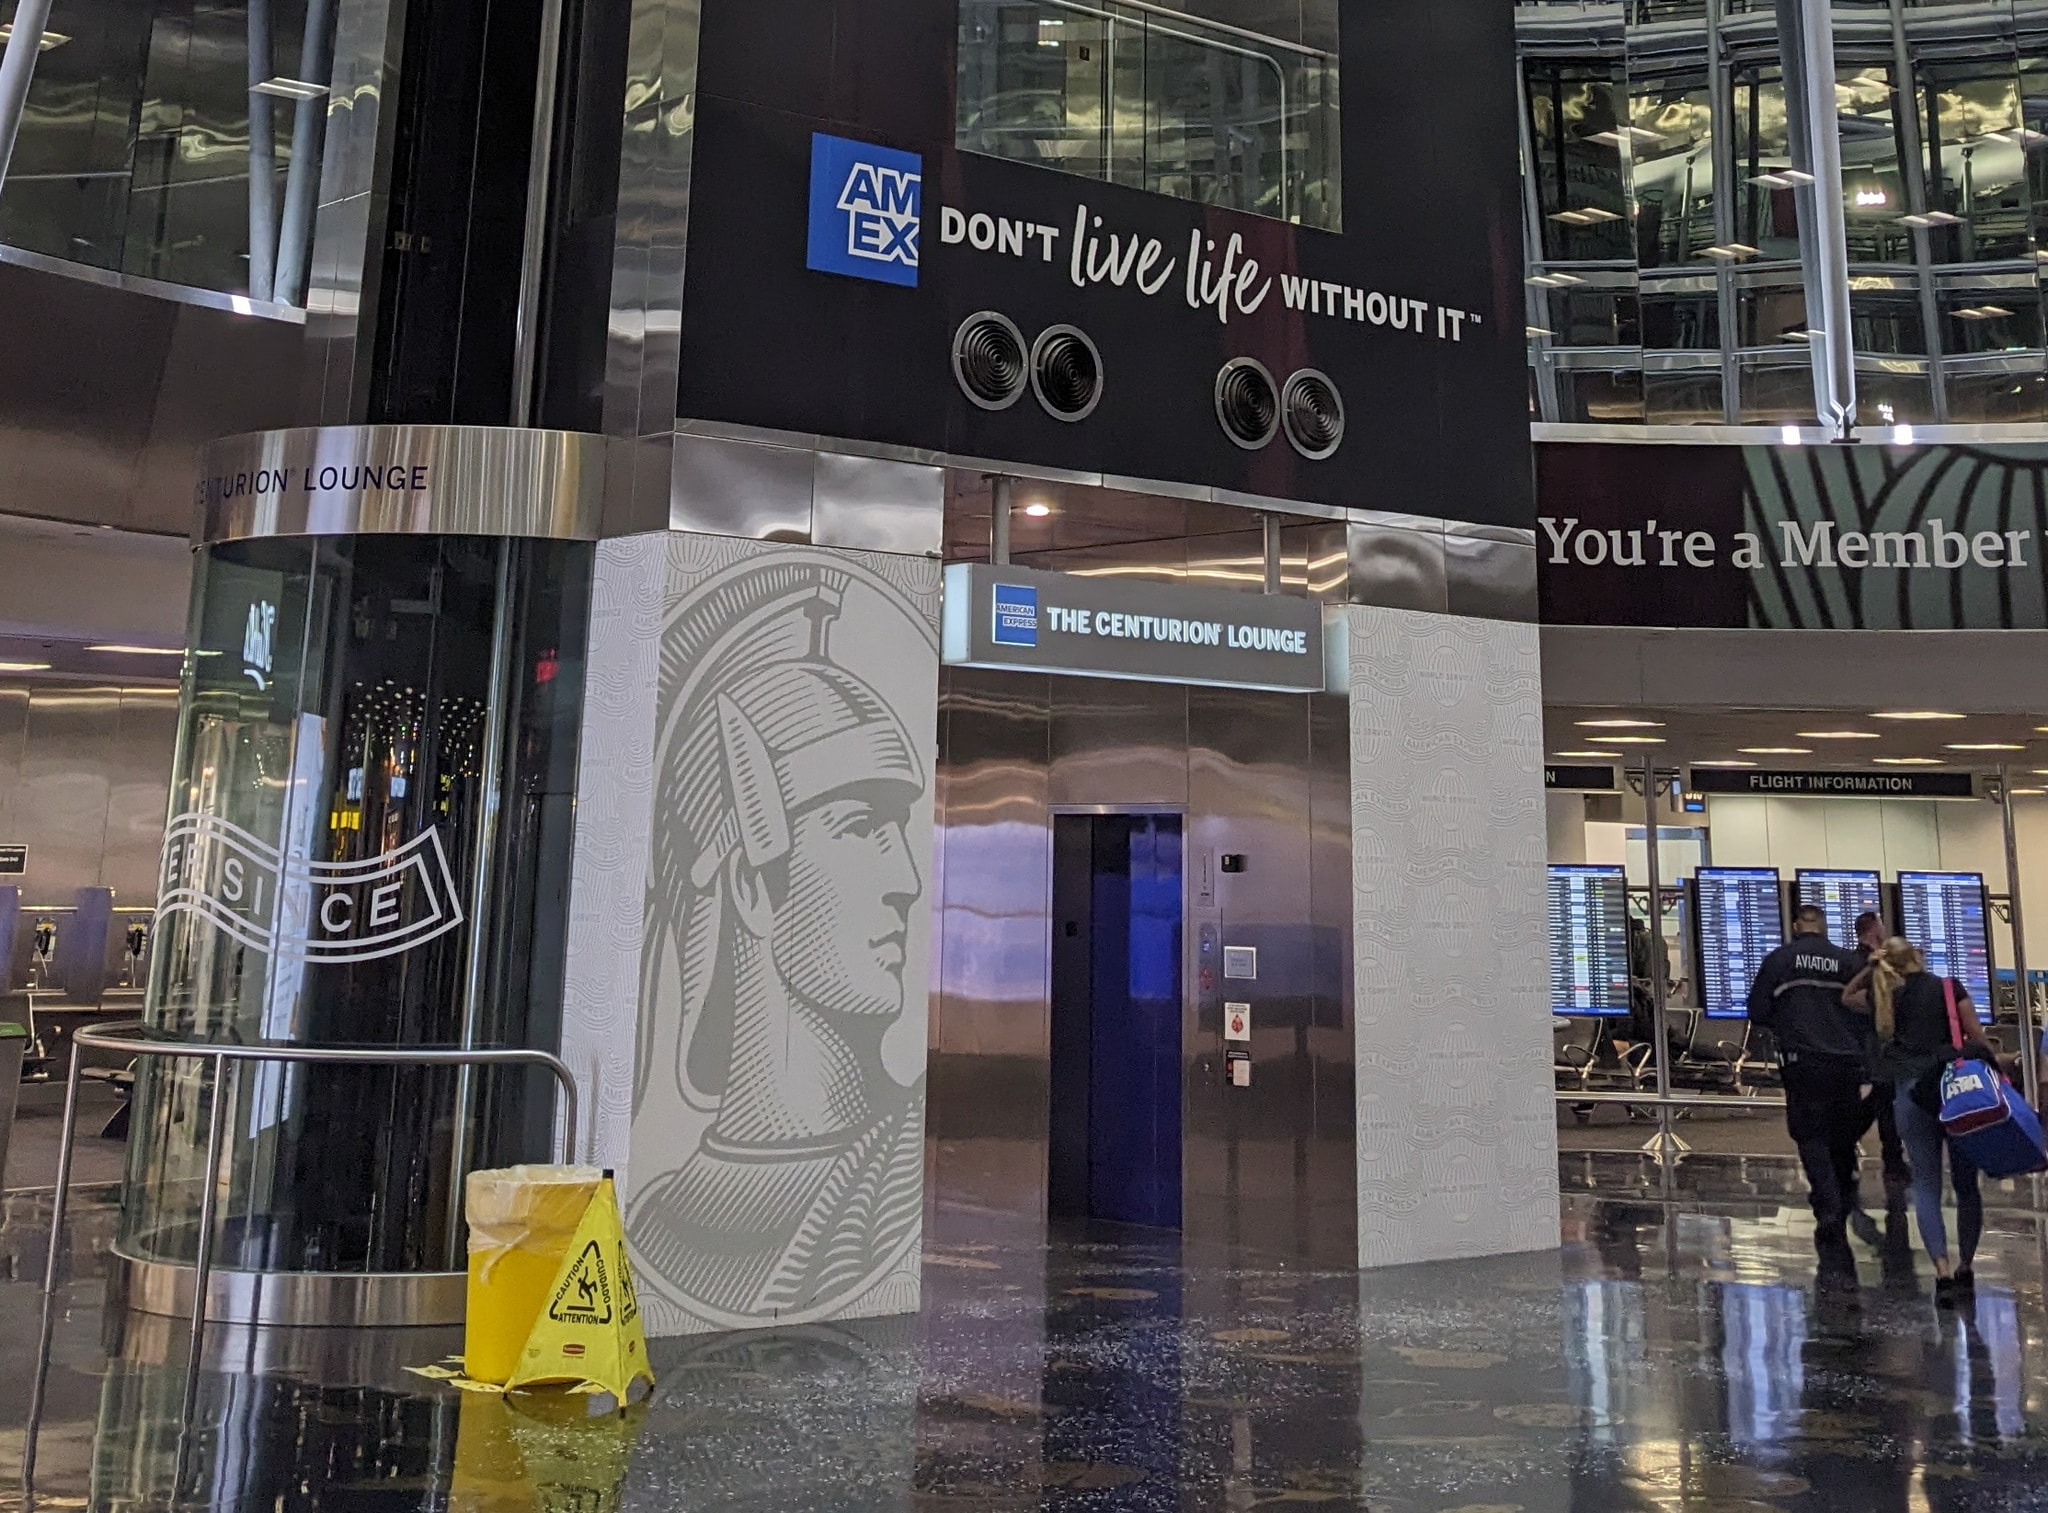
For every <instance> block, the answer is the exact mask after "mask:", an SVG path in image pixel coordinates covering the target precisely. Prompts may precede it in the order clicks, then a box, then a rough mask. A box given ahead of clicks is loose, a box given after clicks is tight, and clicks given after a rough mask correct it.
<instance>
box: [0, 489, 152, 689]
mask: <svg viewBox="0 0 2048 1513" xmlns="http://www.w3.org/2000/svg"><path fill="white" fill-rule="evenodd" d="M191 588H192V548H191V547H190V546H189V545H188V544H187V543H186V541H185V539H184V536H183V534H182V532H181V533H180V534H179V535H176V536H170V535H163V536H158V535H149V534H145V533H143V532H140V531H118V530H96V529H93V528H91V527H88V526H83V525H73V524H69V523H66V522H59V521H54V520H30V519H20V518H15V517H9V516H0V636H13V637H20V638H23V639H25V640H28V641H31V642H56V643H59V644H57V645H55V646H50V647H43V646H40V645H31V646H11V647H8V648H7V649H6V650H4V651H0V658H11V657H19V658H21V659H22V660H32V661H38V662H49V663H51V664H53V665H54V666H55V667H56V668H57V670H58V672H59V673H60V674H61V673H76V672H79V671H87V675H88V676H91V677H102V678H116V677H118V678H120V679H121V681H123V682H126V681H128V678H129V675H130V673H131V671H133V672H139V673H141V675H142V676H145V677H163V676H166V675H169V674H175V673H176V672H177V670H178V664H177V662H176V661H175V660H173V659H172V658H169V657H163V658H155V657H145V658H142V659H141V661H142V663H143V664H144V666H143V667H142V668H133V669H131V668H120V670H118V671H116V670H113V669H114V668H115V667H116V666H117V665H118V664H114V663H111V662H110V659H109V656H108V654H106V653H101V652H87V651H85V650H84V649H83V648H84V647H85V646H86V645H90V644H93V643H109V642H111V643H114V644H117V645H124V646H167V647H177V646H183V645H184V644H185V612H186V606H187V605H188V603H189V602H190V600H191Z"/></svg>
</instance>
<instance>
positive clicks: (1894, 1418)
mask: <svg viewBox="0 0 2048 1513" xmlns="http://www.w3.org/2000/svg"><path fill="white" fill-rule="evenodd" d="M1687 1178H1688V1185H1691V1184H1692V1179H1694V1178H1697V1179H1700V1180H1699V1182H1698V1184H1697V1186H1698V1189H1699V1190H1698V1191H1697V1192H1695V1193H1692V1194H1691V1195H1687V1196H1681V1198H1680V1200H1679V1201H1678V1202H1675V1203H1667V1202H1662V1201H1651V1199H1652V1197H1654V1195H1655V1184H1653V1183H1643V1182H1636V1183H1635V1184H1634V1190H1633V1191H1629V1195H1627V1196H1612V1197H1610V1196H1598V1195H1594V1194H1589V1193H1585V1192H1570V1193H1568V1195H1567V1198H1566V1215H1565V1224H1564V1233H1563V1242H1564V1243H1563V1245H1562V1248H1561V1249H1560V1250H1558V1251H1555V1252H1549V1253H1545V1254H1540V1255H1532V1256H1518V1257H1510V1258H1504V1259H1496V1260H1489V1261H1478V1262H1460V1263H1445V1264H1440V1265H1433V1266H1424V1267H1410V1268H1403V1269H1399V1270H1393V1271H1381V1272H1374V1273H1367V1274H1364V1275H1360V1274H1357V1273H1349V1272H1308V1271H1302V1270H1297V1269H1293V1268H1289V1267H1285V1266H1280V1265H1276V1264H1274V1263H1272V1262H1270V1261H1261V1260H1257V1259H1254V1258H1248V1257H1244V1256H1233V1255H1229V1254H1220V1253H1219V1254H1197V1253H1192V1252H1190V1253H1182V1251H1181V1249H1180V1247H1179V1246H1178V1245H1177V1244H1176V1243H1174V1242H1173V1241H1172V1239H1171V1237H1165V1238H1162V1237H1160V1236H1157V1235H1148V1234H1145V1233H1142V1232H1136V1231H1125V1232H1115V1231H1111V1230H1093V1231H1086V1232H1083V1231H1074V1232H1066V1233H1061V1234H1059V1235H1057V1236H1056V1237H1055V1238H1054V1240H1053V1241H1052V1243H1050V1244H1049V1245H1041V1244H1006V1243H1001V1242H998V1241H994V1240H987V1241H983V1240H976V1239H972V1238H963V1237H965V1236H972V1235H973V1234H975V1233H976V1232H977V1230H980V1229H986V1228H987V1226H986V1225H984V1224H979V1223H977V1222H976V1221H975V1217H974V1216H972V1215H957V1214H956V1215H946V1214H942V1215H941V1216H940V1220H939V1223H938V1226H937V1231H938V1234H939V1236H940V1238H941V1241H942V1242H943V1243H938V1244H935V1245H934V1246H933V1247H932V1248H931V1249H930V1252H929V1255H928V1264H927V1267H926V1272H925V1277H926V1306H925V1309H924V1312H923V1314H922V1315H921V1316H920V1317H919V1318H917V1319H898V1320H877V1321H871V1322H867V1323H862V1324H848V1325H838V1326H811V1327H807V1328H794V1329H786V1330H777V1331H766V1332H761V1333H757V1334H751V1335H725V1336H717V1337H708V1338H704V1339H699V1340H692V1341H659V1342H656V1343H655V1346H654V1360H655V1364H656V1367H657V1369H658V1370H659V1372H660V1375H661V1382H660V1386H659V1387H658V1389H657V1391H656V1393H655V1395H654V1397H653V1399H652V1400H651V1401H650V1402H649V1403H647V1404H645V1405H644V1406H642V1407H641V1408H638V1409H636V1410H633V1411H632V1412H630V1413H629V1414H627V1415H626V1416H625V1417H623V1418H619V1417H606V1418H601V1419H598V1420H593V1421H583V1420H580V1419H579V1418H577V1417H576V1416H575V1415H576V1414H578V1413H580V1411H581V1410H580V1407H578V1406H574V1405H572V1406H569V1407H567V1408H564V1407H562V1406H559V1405H556V1404H554V1403H552V1402H540V1401H531V1402H525V1403H520V1402H517V1401H515V1402H514V1403H512V1404H510V1405H508V1404H507V1403H506V1402H505V1401H503V1400H500V1399H497V1398H492V1397H486V1396H479V1395H474V1394H464V1393H461V1392H458V1391H455V1390H454V1389H452V1388H449V1387H446V1386H444V1385H441V1384H438V1383H435V1382H431V1381H427V1380H424V1379H422V1378H419V1377H416V1376H413V1375H411V1374H409V1373H408V1372H407V1371H405V1369H404V1368H405V1367H406V1366H407V1365H414V1364H425V1363H428V1362H431V1361H433V1360H435V1359H437V1358H439V1357H440V1356H442V1355H444V1354H446V1353H448V1352H449V1351H451V1350H453V1349H455V1348H457V1343H456V1341H455V1340H453V1339H452V1338H451V1337H450V1335H449V1334H448V1333H447V1332H442V1331H385V1332H379V1333H368V1332H364V1333H353V1332H351V1333H344V1332H341V1331H324V1330H307V1331H281V1330H266V1331H244V1330H231V1329H225V1328H220V1327H216V1328H213V1329H211V1330H209V1331H208V1344H207V1348H206V1352H205V1357H204V1360H203V1366H204V1369H203V1370H202V1372H201V1373H200V1378H199V1383H200V1385H199V1392H198V1396H197V1398H196V1400H195V1403H194V1405H193V1408H194V1411H193V1413H192V1415H191V1423H190V1426H189V1428H186V1429H185V1430H184V1431H183V1432H182V1433H181V1415H180V1406H181V1397H182V1393H183V1389H184V1378H185V1370H184V1357H183V1349H184V1326H183V1325H182V1323H179V1322H174V1321H170V1320H162V1319H151V1318H144V1317H140V1316H135V1315H113V1314H109V1313H108V1312H107V1311H106V1310H104V1309H103V1308H102V1307H101V1306H100V1303H99V1299H100V1297H101V1294H102V1290H103V1289H102V1285H101V1283H100V1281H99V1279H98V1277H97V1275H96V1273H95V1270H94V1261H93V1257H94V1255H95V1254H96V1253H97V1252H98V1251H99V1250H100V1249H102V1248H103V1247H104V1245H105V1243H106V1240H107V1238H108V1235H109V1232H110V1230H111V1211H110V1209H109V1208H108V1206H107V1205H106V1203H105V1202H104V1201H101V1202H99V1203H95V1204H89V1205H87V1206H85V1207H84V1209H83V1210H82V1211H81V1213H80V1217H79V1222H78V1229H77V1232H76V1233H75V1234H74V1235H73V1236H72V1240H73V1244H72V1246H71V1247H70V1254H71V1256H72V1257H73V1265H74V1268H75V1271H76V1276H75V1277H74V1279H73V1280H70V1281H69V1282H67V1284H66V1285H65V1287H64V1288H63V1289H62V1291H61V1297H62V1299H63V1304H64V1306H63V1309H62V1311H61V1314H60V1317H59V1319H58V1321H57V1326H56V1329H55V1333H54V1349H53V1364H52V1370H51V1374H50V1382H49V1394H48V1400H47V1410H46V1414H45V1419H44V1423H43V1426H42V1430H41V1433H40V1436H39V1440H38V1447H39V1457H38V1473H37V1480H36V1489H35V1491H36V1497H35V1506H38V1507H49V1508H80V1507H91V1508H104V1509H129V1508H168V1507H181V1508H208V1509H255V1508H259V1507H260V1508H266V1509H312V1508H343V1509H364V1510H384V1509H391V1510H399V1509H405V1510H411V1509H475V1510H485V1509H489V1510H500V1509H503V1510H511V1509H534V1510H552V1509H562V1510H571V1509H573V1510H577V1513H596V1510H602V1509H607V1508H612V1507H619V1508H627V1509H690V1510H726V1509H730V1510H741V1509H744V1510H757V1509H758V1510H769V1509H773V1510H777V1513H796V1510H808V1509H821V1510H822V1509H834V1510H837V1509H860V1510H865V1509H877V1510H880V1509H906V1510H908V1509H916V1510H931V1513H937V1510H942V1509H956V1508H957V1509H962V1510H991V1513H993V1510H1003V1509H1022V1508H1048V1509H1061V1510H1065V1509H1074V1510H1083V1509H1132V1510H1138V1509H1145V1510H1150V1509H1162V1510H1164V1509H1174V1510H1196V1509H1202V1510H1206V1509H1218V1510H1238V1509H1249V1508H1256V1507H1267V1506H1275V1507H1277V1506H1282V1505H1306V1506H1309V1507H1313V1508H1327V1509H1332V1510H1341V1509H1364V1510H1373V1513H1410V1510H1414V1513H1448V1510H1459V1513H1509V1510H1516V1509H1519V1510H1524V1513H1538V1510H1600V1513H1606V1510H1624V1509H1626V1510H1686V1513H1756V1510H1768V1509H1785V1510H1799V1513H1810V1510H1822V1509H1829V1510H1834V1509H1841V1510H1857V1513H1863V1510H1892V1509H1897V1510H1920V1509H1930V1510H1931V1509H1944V1510H1946V1509H1954V1510H1991V1509H2000V1510H2004V1509H2024V1508H2043V1509H2048V1304H2044V1298H2043V1291H2042V1276H2043V1264H2044V1244H2043V1239H2042V1235H2041V1232H2040V1229H2039V1226H2038V1222H2037V1220H2036V1218H2035V1216H2034V1215H2033V1213H2031V1212H2029V1211H2027V1210H2025V1209H2022V1208H2020V1207H2017V1206H2012V1205H2013V1203H2014V1198H2013V1195H2012V1194H2010V1193H2008V1194H2007V1195H2006V1197H2007V1206H2002V1207H1998V1208H1995V1209H1994V1211H1993V1213H1992V1215H1991V1222H1990V1230H1989V1233H1988V1234H1987V1237H1986V1242H1985V1249H1984V1251H1983V1253H1982V1254H1981V1256H1980V1258H1979V1263H1978V1268H1977V1270H1978V1278H1979V1281H1978V1287H1977V1293H1976V1297H1975V1299H1974V1301H1973V1303H1972V1304H1971V1305H1970V1306H1969V1307H1967V1308H1965V1309H1962V1310H1958V1311H1947V1310H1940V1309H1937V1308H1936V1307H1935V1304H1934V1301H1933V1295H1932V1284H1931V1277H1930V1275H1929V1274H1928V1270H1927V1267H1926V1264H1925V1262H1924V1261H1922V1260H1918V1259H1917V1258H1916V1256H1915V1255H1914V1253H1913V1251H1912V1249H1911V1248H1910V1244H1909V1237H1908V1229H1907V1221H1906V1218H1905V1215H1904V1213H1903V1212H1901V1211H1894V1212H1893V1213H1891V1214H1889V1215H1883V1214H1882V1213H1881V1214H1880V1219H1881V1222H1882V1223H1883V1224H1884V1226H1885V1230H1886V1234H1885V1238H1884V1243H1883V1244H1881V1245H1880V1246H1876V1247H1872V1246H1865V1245H1859V1247H1858V1256H1859V1260H1860V1262H1861V1277H1860V1286H1858V1287H1855V1288H1847V1289H1840V1290H1832V1289H1831V1290H1825V1291H1818V1292H1817V1291H1816V1289H1815V1287H1814V1285H1813V1266H1812V1260H1811V1241H1810V1228H1809V1226H1808V1224H1807V1222H1806V1219H1805V1214H1804V1210H1803V1208H1802V1207H1800V1206H1799V1205H1798V1204H1797V1202H1796V1196H1794V1189H1793V1188H1792V1185H1791V1183H1790V1182H1789V1181H1786V1182H1782V1183H1780V1184H1779V1186H1780V1187H1782V1188H1783V1189H1784V1190H1785V1193H1786V1194H1787V1196H1786V1197H1785V1198H1783V1199H1773V1198H1772V1197H1770V1196H1768V1195H1760V1194H1759V1193H1758V1192H1757V1191H1756V1189H1757V1188H1759V1187H1762V1186H1767V1185H1768V1184H1766V1183H1764V1182H1762V1181H1761V1179H1760V1177H1759V1176H1758V1174H1757V1173H1754V1172H1752V1173H1749V1174H1746V1175H1745V1174H1743V1173H1721V1174H1716V1173H1714V1172H1713V1171H1711V1170H1710V1169H1705V1168H1698V1167H1694V1168H1693V1169H1692V1170H1690V1171H1689V1172H1688V1173H1687ZM1709 1179H1712V1180H1709ZM1617 1180H1619V1177H1618V1174H1617ZM1621 1190H1623V1191H1628V1188H1627V1186H1626V1184H1624V1185H1623V1186H1622V1189H1621ZM2019 1196H2020V1197H2022V1198H2024V1197H2025V1196H2026V1194H2024V1193H2021V1194H2020V1195H2019ZM46 1204H47V1200H46V1199H31V1198H15V1199H11V1200H8V1206H7V1209H6V1211H5V1215H4V1223H0V1279H4V1280H0V1341H4V1342H5V1344H4V1345H0V1360H4V1361H5V1362H6V1363H7V1365H8V1366H9V1367H10V1368H11V1369H8V1370H6V1371H4V1372H0V1456H6V1457H7V1458H8V1459H7V1461H6V1462H0V1465H4V1466H5V1467H6V1469H7V1471H9V1472H11V1468H12V1463H13V1460H14V1457H16V1456H18V1454H19V1451H20V1448H21V1443H22V1429H23V1421H24V1417H25V1415H26V1412H27V1406H28V1394H29V1387H30V1382H31V1377H32V1371H31V1367H32V1359H31V1358H32V1356H33V1354H34V1341H35V1338H36V1331H37V1327H38V1324H39V1321H40V1292H39V1282H40V1275H41V1268H42V1260H41V1256H42V1247H43V1244H44V1242H45V1239H46V1233H45V1232H44V1231H42V1230H40V1229H39V1228H38V1224H39V1222H40V1221H41V1220H42V1219H43V1216H44V1215H45V1214H46V1211H47V1209H46ZM23 1501H24V1496H23V1492H22V1489H21V1488H20V1487H19V1486H18V1484H13V1483H12V1482H11V1477H10V1479H9V1480H7V1481H0V1508H9V1507H19V1506H21V1505H22V1503H23Z"/></svg>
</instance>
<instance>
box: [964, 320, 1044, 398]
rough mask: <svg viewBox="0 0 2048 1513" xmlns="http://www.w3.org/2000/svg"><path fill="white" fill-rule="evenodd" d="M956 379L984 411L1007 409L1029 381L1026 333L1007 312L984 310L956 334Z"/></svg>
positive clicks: (966, 321) (968, 395)
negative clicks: (998, 312) (999, 312)
mask: <svg viewBox="0 0 2048 1513" xmlns="http://www.w3.org/2000/svg"><path fill="white" fill-rule="evenodd" d="M953 379H954V381H955V382H956V383H958V384H959V385H960V392H961V393H963V394H965V395H966V396H967V397H968V398H969V399H971V400H972V401H973V402H974V403H976V404H978V405H980V406H981V407H982V408H983V409H984V410H1007V409H1008V408H1009V407H1010V406H1011V405H1013V404H1015V403H1016V402H1017V396H1018V395H1020V394H1022V393H1023V392H1024V386H1025V384H1026V383H1028V382H1029V381H1030V374H1029V373H1028V371H1027V370H1026V363H1025V358H1024V333H1023V332H1022V331H1019V330H1018V329H1017V325H1016V322H1014V321H1012V320H1011V319H1010V318H1009V317H1008V316H1007V315H998V314H997V313H996V312H995V311H993V310H983V311H981V312H980V313H978V314H975V315H970V316H968V317H967V319H965V320H963V321H962V322H960V329H959V330H957V331H955V332H954V333H953Z"/></svg>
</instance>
